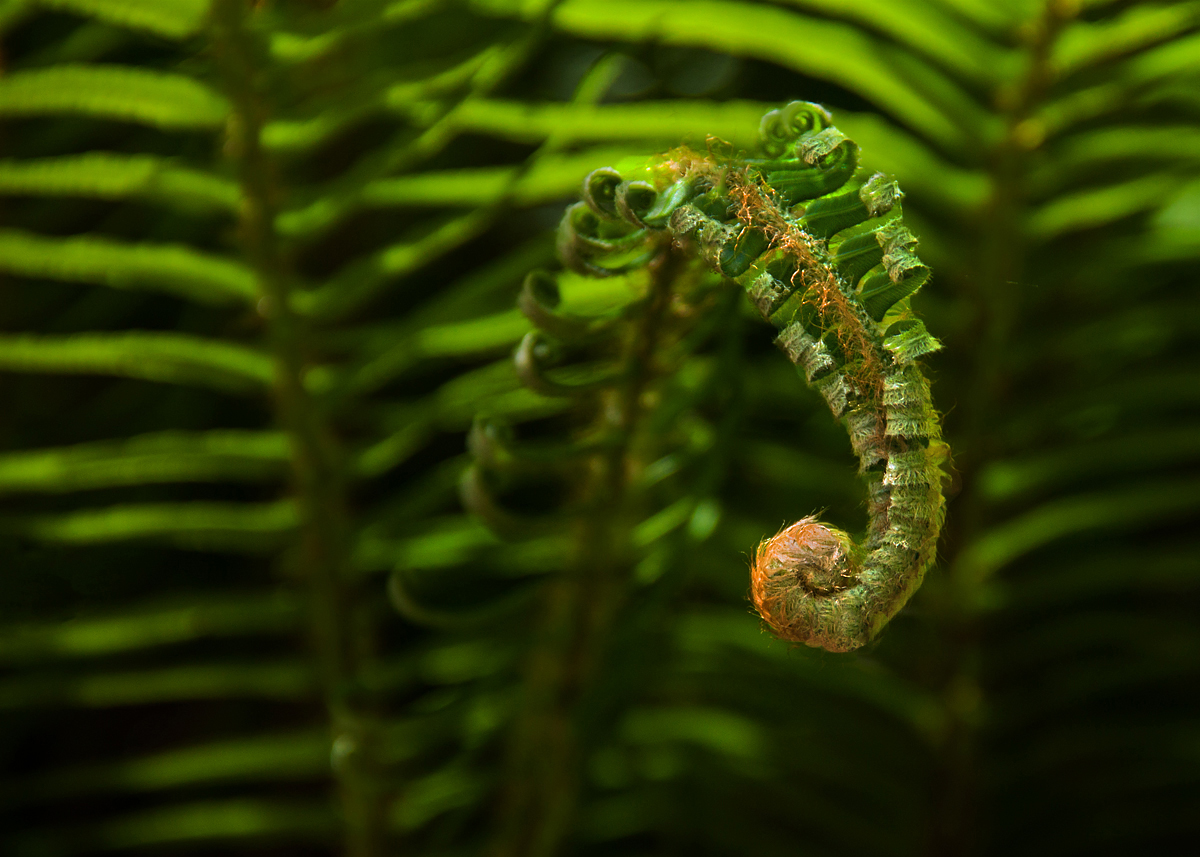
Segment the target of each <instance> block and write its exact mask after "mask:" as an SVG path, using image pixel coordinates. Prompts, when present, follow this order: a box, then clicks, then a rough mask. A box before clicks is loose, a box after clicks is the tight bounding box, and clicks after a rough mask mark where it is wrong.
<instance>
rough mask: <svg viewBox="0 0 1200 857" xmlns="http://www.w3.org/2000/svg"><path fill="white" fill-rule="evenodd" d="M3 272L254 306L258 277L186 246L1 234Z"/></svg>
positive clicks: (5, 231) (14, 231)
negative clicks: (252, 304) (256, 278)
mask: <svg viewBox="0 0 1200 857" xmlns="http://www.w3.org/2000/svg"><path fill="white" fill-rule="evenodd" d="M0 271H4V272H6V273H9V274H16V275H19V276H23V277H32V278H42V279H47V280H60V281H63V282H68V283H87V284H91V285H98V286H110V287H112V288H116V289H143V290H147V291H158V292H167V293H170V294H174V295H177V296H179V297H182V298H187V299H189V300H194V301H196V302H198V303H205V304H215V305H227V304H241V305H243V306H245V305H249V304H251V303H253V302H254V301H255V300H256V299H257V298H258V284H257V281H256V280H255V277H254V273H253V272H252V271H251V270H250V269H249V268H246V267H244V266H243V265H241V264H240V263H239V262H235V261H233V260H232V259H223V258H221V257H219V256H213V255H211V254H208V253H201V252H199V251H197V250H192V249H191V248H189V247H185V246H183V245H172V244H166V245H163V244H158V245H155V244H129V243H126V242H123V241H116V240H113V239H111V238H101V237H98V236H79V237H75V238H46V237H43V236H41V235H35V234H33V233H31V232H23V231H20V230H17V229H0Z"/></svg>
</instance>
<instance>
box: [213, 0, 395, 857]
mask: <svg viewBox="0 0 1200 857" xmlns="http://www.w3.org/2000/svg"><path fill="white" fill-rule="evenodd" d="M252 14H253V13H252V12H251V11H249V6H248V4H246V3H245V2H244V0H216V2H214V4H213V9H212V15H213V26H214V30H215V33H214V35H215V43H216V44H215V47H216V51H217V57H218V63H219V67H220V70H221V72H222V74H223V77H224V82H225V86H226V90H227V94H228V96H229V98H230V101H231V102H232V104H233V107H234V109H233V114H232V117H231V120H230V126H229V140H228V143H227V150H228V152H229V154H230V156H231V157H232V158H233V159H234V160H235V161H236V163H237V169H238V177H239V180H240V183H241V188H242V208H241V222H240V232H241V238H242V241H243V243H244V246H245V251H246V254H247V257H248V259H249V261H250V262H251V264H252V266H253V268H254V270H255V272H256V274H257V280H258V284H259V289H260V297H259V300H258V304H257V306H258V312H259V314H260V315H261V316H262V317H263V318H264V319H265V321H266V329H267V339H268V343H269V346H270V348H271V351H272V353H273V355H274V361H275V383H274V399H275V407H276V411H277V418H278V420H279V422H280V424H281V425H282V426H283V428H284V430H285V431H286V433H287V435H288V439H289V443H290V447H291V465H292V467H291V470H292V482H293V490H294V492H295V495H296V501H297V506H298V508H299V514H300V530H299V544H298V551H297V556H296V557H295V562H296V564H297V566H298V568H297V569H296V571H297V572H298V574H299V575H300V577H301V578H302V579H303V580H304V581H305V582H306V584H307V586H308V589H309V592H308V602H309V611H310V619H311V624H312V634H313V644H314V646H315V649H316V656H317V662H318V669H319V672H320V679H321V684H322V687H323V690H324V695H325V702H326V706H327V708H328V711H329V716H330V720H331V731H332V757H333V766H334V774H335V776H336V778H337V782H338V787H339V791H340V802H341V806H342V811H343V814H344V817H345V821H346V834H345V835H346V842H345V853H346V854H347V855H349V857H377V855H381V854H383V853H384V840H385V820H386V818H385V813H384V804H383V798H384V795H383V793H382V790H381V789H380V788H379V783H378V780H379V778H378V776H377V773H376V772H374V771H373V770H372V760H373V757H374V753H373V752H372V744H373V741H372V734H373V732H374V730H373V729H372V727H371V717H370V715H369V713H368V712H367V711H366V710H365V709H364V707H363V702H362V699H361V698H360V697H361V694H357V693H356V689H357V685H358V677H359V673H360V666H361V665H360V663H359V660H360V656H361V652H360V649H361V647H360V646H359V645H358V641H357V640H356V639H355V628H354V622H353V615H354V611H355V593H354V592H353V587H352V586H351V585H350V584H349V583H348V580H349V574H348V571H349V569H348V566H349V555H350V551H349V539H350V527H349V517H348V514H347V506H346V487H345V482H344V475H343V474H344V468H343V466H342V453H341V451H340V450H339V448H338V444H337V443H336V440H335V438H334V436H333V433H332V431H331V428H330V426H329V425H327V424H326V421H325V420H324V419H323V417H322V414H321V411H320V407H319V405H318V403H317V402H315V401H314V400H313V398H312V397H311V396H310V395H309V393H308V392H307V391H306V389H305V386H304V372H305V368H306V355H305V353H304V343H305V342H306V341H308V340H309V339H310V337H309V336H308V326H307V324H306V322H305V319H303V318H301V317H300V316H299V315H298V314H297V313H296V312H295V311H294V310H293V309H292V305H291V300H290V299H291V292H292V278H291V277H290V275H289V272H288V269H287V265H286V263H285V260H284V257H283V252H282V248H281V246H280V241H279V238H278V236H277V234H276V232H275V227H274V223H275V216H276V213H277V200H278V196H279V188H278V186H277V183H276V177H275V176H276V173H275V169H274V165H273V164H272V163H271V160H270V158H269V156H268V155H267V153H266V152H265V151H264V149H263V146H262V143H261V133H262V128H263V125H264V124H265V121H266V118H267V115H268V112H269V107H268V105H267V102H266V99H265V98H264V96H263V94H262V92H261V86H262V83H263V80H262V78H263V76H264V69H263V68H262V67H261V66H260V65H259V63H258V62H257V60H258V57H259V50H258V45H257V43H256V41H255V39H254V36H253V34H252V33H251V32H250V31H249V24H250V21H249V16H250V15H252Z"/></svg>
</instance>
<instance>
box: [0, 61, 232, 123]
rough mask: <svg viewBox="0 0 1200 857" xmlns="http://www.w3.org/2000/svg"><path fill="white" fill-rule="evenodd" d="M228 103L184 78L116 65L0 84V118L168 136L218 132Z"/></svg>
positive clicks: (49, 71)
mask: <svg viewBox="0 0 1200 857" xmlns="http://www.w3.org/2000/svg"><path fill="white" fill-rule="evenodd" d="M228 114H229V103H228V102H227V101H226V100H225V99H224V98H223V97H221V96H220V95H218V94H217V93H215V92H213V91H212V90H211V89H209V88H208V87H206V86H204V85H203V84H200V83H197V82H196V81H195V80H192V79H191V78H189V77H183V76H181V75H176V74H167V73H165V72H158V71H149V70H147V69H142V68H134V67H123V66H117V65H60V66H53V67H51V68H44V69H29V70H24V71H18V72H15V73H13V74H10V75H7V76H5V77H4V78H3V79H2V80H0V116H60V115H80V116H90V117H94V118H96V119H112V120H116V121H123V122H136V123H139V124H142V125H149V126H152V127H155V128H162V129H163V130H167V131H183V130H190V129H212V128H219V127H220V126H221V125H222V124H223V123H224V122H225V120H226V117H227V116H228Z"/></svg>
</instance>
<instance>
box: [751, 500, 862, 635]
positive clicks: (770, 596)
mask: <svg viewBox="0 0 1200 857" xmlns="http://www.w3.org/2000/svg"><path fill="white" fill-rule="evenodd" d="M858 567H859V563H858V559H857V557H856V555H855V551H854V543H853V541H852V540H851V539H850V536H849V535H847V534H846V533H844V532H842V531H841V530H838V529H835V528H833V527H828V526H826V525H825V524H822V523H820V522H818V521H817V520H816V518H812V517H809V518H801V519H800V520H799V521H797V522H796V523H794V524H792V525H791V526H790V527H786V528H784V529H782V530H780V531H779V532H778V533H777V534H776V535H774V536H773V537H771V538H769V539H764V540H763V541H762V542H761V543H760V544H759V546H758V550H757V551H756V553H755V556H754V563H753V565H752V566H751V568H750V596H751V599H752V600H753V601H754V606H755V608H756V609H757V610H758V614H759V616H761V617H762V619H763V621H764V622H766V623H767V625H769V626H770V628H771V630H772V631H773V632H774V633H775V635H776V636H777V637H779V638H780V639H783V640H788V641H790V642H794V643H806V644H808V645H810V646H819V647H821V648H823V649H827V650H829V651H847V650H848V649H850V648H853V645H850V644H848V641H847V639H846V634H845V632H844V629H842V628H841V627H839V626H840V625H841V622H840V621H839V620H838V617H836V616H835V615H833V612H832V611H831V610H830V609H828V608H830V607H833V606H834V604H833V602H834V601H836V600H837V593H839V592H841V591H843V590H845V589H848V588H849V587H851V586H853V585H854V584H855V583H856V582H857V578H856V575H857V572H858Z"/></svg>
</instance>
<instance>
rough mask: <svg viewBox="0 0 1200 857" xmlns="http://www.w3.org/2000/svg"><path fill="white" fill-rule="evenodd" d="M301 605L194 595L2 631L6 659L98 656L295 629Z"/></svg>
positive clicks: (282, 598) (266, 597)
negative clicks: (174, 601)
mask: <svg viewBox="0 0 1200 857" xmlns="http://www.w3.org/2000/svg"><path fill="white" fill-rule="evenodd" d="M301 618H302V611H301V605H300V603H299V601H298V600H297V599H296V598H295V597H294V596H293V595H291V594H290V593H284V592H267V593H239V594H238V595H237V597H236V598H231V597H229V596H224V597H222V598H221V599H207V600H206V599H204V598H201V597H193V598H192V600H190V601H188V602H186V603H183V604H175V605H170V606H165V607H164V606H151V607H145V608H140V609H137V608H133V609H129V610H127V611H126V612H122V613H118V614H113V615H105V616H92V617H80V618H75V619H68V620H66V621H60V622H48V623H41V624H23V625H8V626H6V627H4V628H2V629H0V661H3V662H6V663H13V662H21V661H30V660H49V659H62V658H95V657H102V656H104V655H111V654H115V653H117V652H129V651H138V650H144V649H149V648H155V647H158V646H169V645H175V644H178V643H186V642H192V641H194V640H202V639H211V638H220V637H240V636H243V635H254V636H259V635H263V634H278V633H286V632H288V631H291V630H294V629H295V628H296V626H297V623H298V622H299V621H300V620H301Z"/></svg>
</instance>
